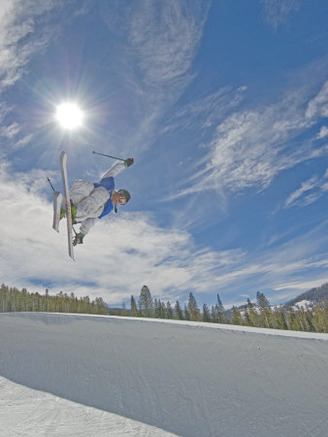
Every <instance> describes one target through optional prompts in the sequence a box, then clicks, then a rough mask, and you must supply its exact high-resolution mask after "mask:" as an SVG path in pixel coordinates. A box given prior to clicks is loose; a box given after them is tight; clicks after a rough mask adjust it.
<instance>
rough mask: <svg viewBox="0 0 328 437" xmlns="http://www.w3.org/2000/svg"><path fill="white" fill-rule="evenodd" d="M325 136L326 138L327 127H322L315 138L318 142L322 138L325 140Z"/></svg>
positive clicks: (327, 134)
mask: <svg viewBox="0 0 328 437" xmlns="http://www.w3.org/2000/svg"><path fill="white" fill-rule="evenodd" d="M327 136H328V127H327V126H322V127H321V129H320V132H319V133H318V135H317V136H316V138H317V139H318V140H321V139H322V138H325V137H327Z"/></svg>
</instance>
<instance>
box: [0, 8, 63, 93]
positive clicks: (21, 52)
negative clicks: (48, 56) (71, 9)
mask: <svg viewBox="0 0 328 437" xmlns="http://www.w3.org/2000/svg"><path fill="white" fill-rule="evenodd" d="M58 6H60V3H58V2H54V1H53V0H37V1H31V0H26V1H23V0H11V1H7V0H2V1H1V2H0V10H1V12H0V26H1V33H0V77H1V80H0V91H1V90H3V89H5V88H7V87H8V86H12V85H13V84H14V83H15V82H16V81H17V80H18V79H19V78H20V77H21V76H22V74H23V72H24V67H26V65H27V63H28V61H29V60H30V59H31V56H32V55H33V54H35V53H36V52H39V51H40V50H43V49H44V47H45V45H46V44H47V43H48V42H49V39H50V38H51V35H49V34H48V31H45V32H44V33H43V34H42V33H40V27H39V26H38V29H36V21H37V20H38V19H39V18H40V17H41V16H42V15H43V14H44V13H45V12H48V11H50V10H51V9H53V8H54V7H58ZM38 24H40V23H38ZM36 30H37V31H36Z"/></svg>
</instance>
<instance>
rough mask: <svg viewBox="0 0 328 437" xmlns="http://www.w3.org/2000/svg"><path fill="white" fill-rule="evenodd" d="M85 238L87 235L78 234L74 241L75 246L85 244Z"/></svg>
mask: <svg viewBox="0 0 328 437" xmlns="http://www.w3.org/2000/svg"><path fill="white" fill-rule="evenodd" d="M84 237H85V235H84V234H82V232H79V233H78V234H76V235H75V237H74V240H73V246H76V245H77V244H83V238H84Z"/></svg>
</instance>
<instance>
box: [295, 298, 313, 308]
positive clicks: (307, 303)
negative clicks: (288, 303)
mask: <svg viewBox="0 0 328 437" xmlns="http://www.w3.org/2000/svg"><path fill="white" fill-rule="evenodd" d="M311 306H313V302H311V301H310V300H306V299H303V300H300V301H299V302H297V303H295V305H294V306H293V309H294V310H299V309H300V308H303V309H305V310H306V308H307V307H311Z"/></svg>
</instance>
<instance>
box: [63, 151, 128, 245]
mask: <svg viewBox="0 0 328 437" xmlns="http://www.w3.org/2000/svg"><path fill="white" fill-rule="evenodd" d="M132 164H133V158H127V159H126V160H124V161H117V162H116V163H115V164H114V165H113V166H112V167H111V168H110V169H109V170H108V171H107V172H106V173H105V174H104V176H103V177H102V179H101V181H100V182H98V183H92V182H89V181H87V180H76V181H75V182H74V183H73V186H72V188H71V190H70V199H71V205H72V206H71V210H72V220H73V224H76V223H81V226H80V229H79V233H77V234H76V235H75V238H74V240H73V245H74V246H76V245H77V244H82V243H83V238H84V237H85V235H86V234H87V233H88V232H89V231H90V229H91V228H92V226H94V225H95V223H96V222H97V220H98V219H101V218H103V217H104V216H105V215H107V214H109V213H110V212H111V211H112V210H113V209H114V212H115V213H117V209H118V205H125V204H126V203H127V202H128V201H129V199H130V193H129V192H128V191H127V190H125V189H121V190H118V191H116V190H115V182H114V177H116V176H117V175H118V174H119V173H121V171H122V170H124V169H125V168H126V167H129V166H130V165H132ZM64 216H65V209H64V205H62V212H61V218H63V217H64Z"/></svg>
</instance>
